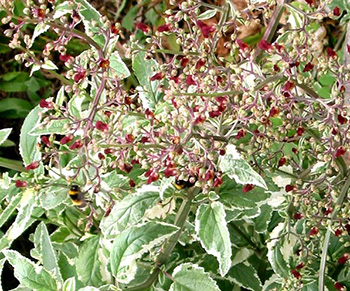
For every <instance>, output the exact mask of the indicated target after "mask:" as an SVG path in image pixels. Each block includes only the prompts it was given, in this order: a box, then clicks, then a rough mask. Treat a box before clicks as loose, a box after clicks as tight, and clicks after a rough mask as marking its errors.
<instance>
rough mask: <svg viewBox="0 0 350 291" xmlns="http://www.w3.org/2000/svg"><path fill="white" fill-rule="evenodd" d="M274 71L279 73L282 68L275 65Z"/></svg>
mask: <svg viewBox="0 0 350 291" xmlns="http://www.w3.org/2000/svg"><path fill="white" fill-rule="evenodd" d="M273 70H274V71H275V72H279V71H280V70H281V69H280V67H279V66H278V65H276V64H274V65H273Z"/></svg>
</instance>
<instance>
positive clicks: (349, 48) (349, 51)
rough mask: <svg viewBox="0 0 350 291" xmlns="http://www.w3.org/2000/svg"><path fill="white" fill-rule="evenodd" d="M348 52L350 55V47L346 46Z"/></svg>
mask: <svg viewBox="0 0 350 291" xmlns="http://www.w3.org/2000/svg"><path fill="white" fill-rule="evenodd" d="M346 50H347V51H348V54H350V45H348V44H346Z"/></svg>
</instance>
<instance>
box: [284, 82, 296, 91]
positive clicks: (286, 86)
mask: <svg viewBox="0 0 350 291" xmlns="http://www.w3.org/2000/svg"><path fill="white" fill-rule="evenodd" d="M294 87H295V84H294V83H293V82H292V81H287V82H286V83H285V84H284V86H283V91H290V90H292V89H293V88H294Z"/></svg>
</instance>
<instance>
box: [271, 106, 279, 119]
mask: <svg viewBox="0 0 350 291" xmlns="http://www.w3.org/2000/svg"><path fill="white" fill-rule="evenodd" d="M278 113H280V110H279V109H278V107H275V106H272V107H271V109H270V113H269V116H270V117H274V116H276V115H277V114H278Z"/></svg>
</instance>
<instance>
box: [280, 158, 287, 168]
mask: <svg viewBox="0 0 350 291" xmlns="http://www.w3.org/2000/svg"><path fill="white" fill-rule="evenodd" d="M286 163H287V159H286V158H285V157H282V158H280V159H279V160H278V166H279V167H282V166H284V165H285V164H286Z"/></svg>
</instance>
